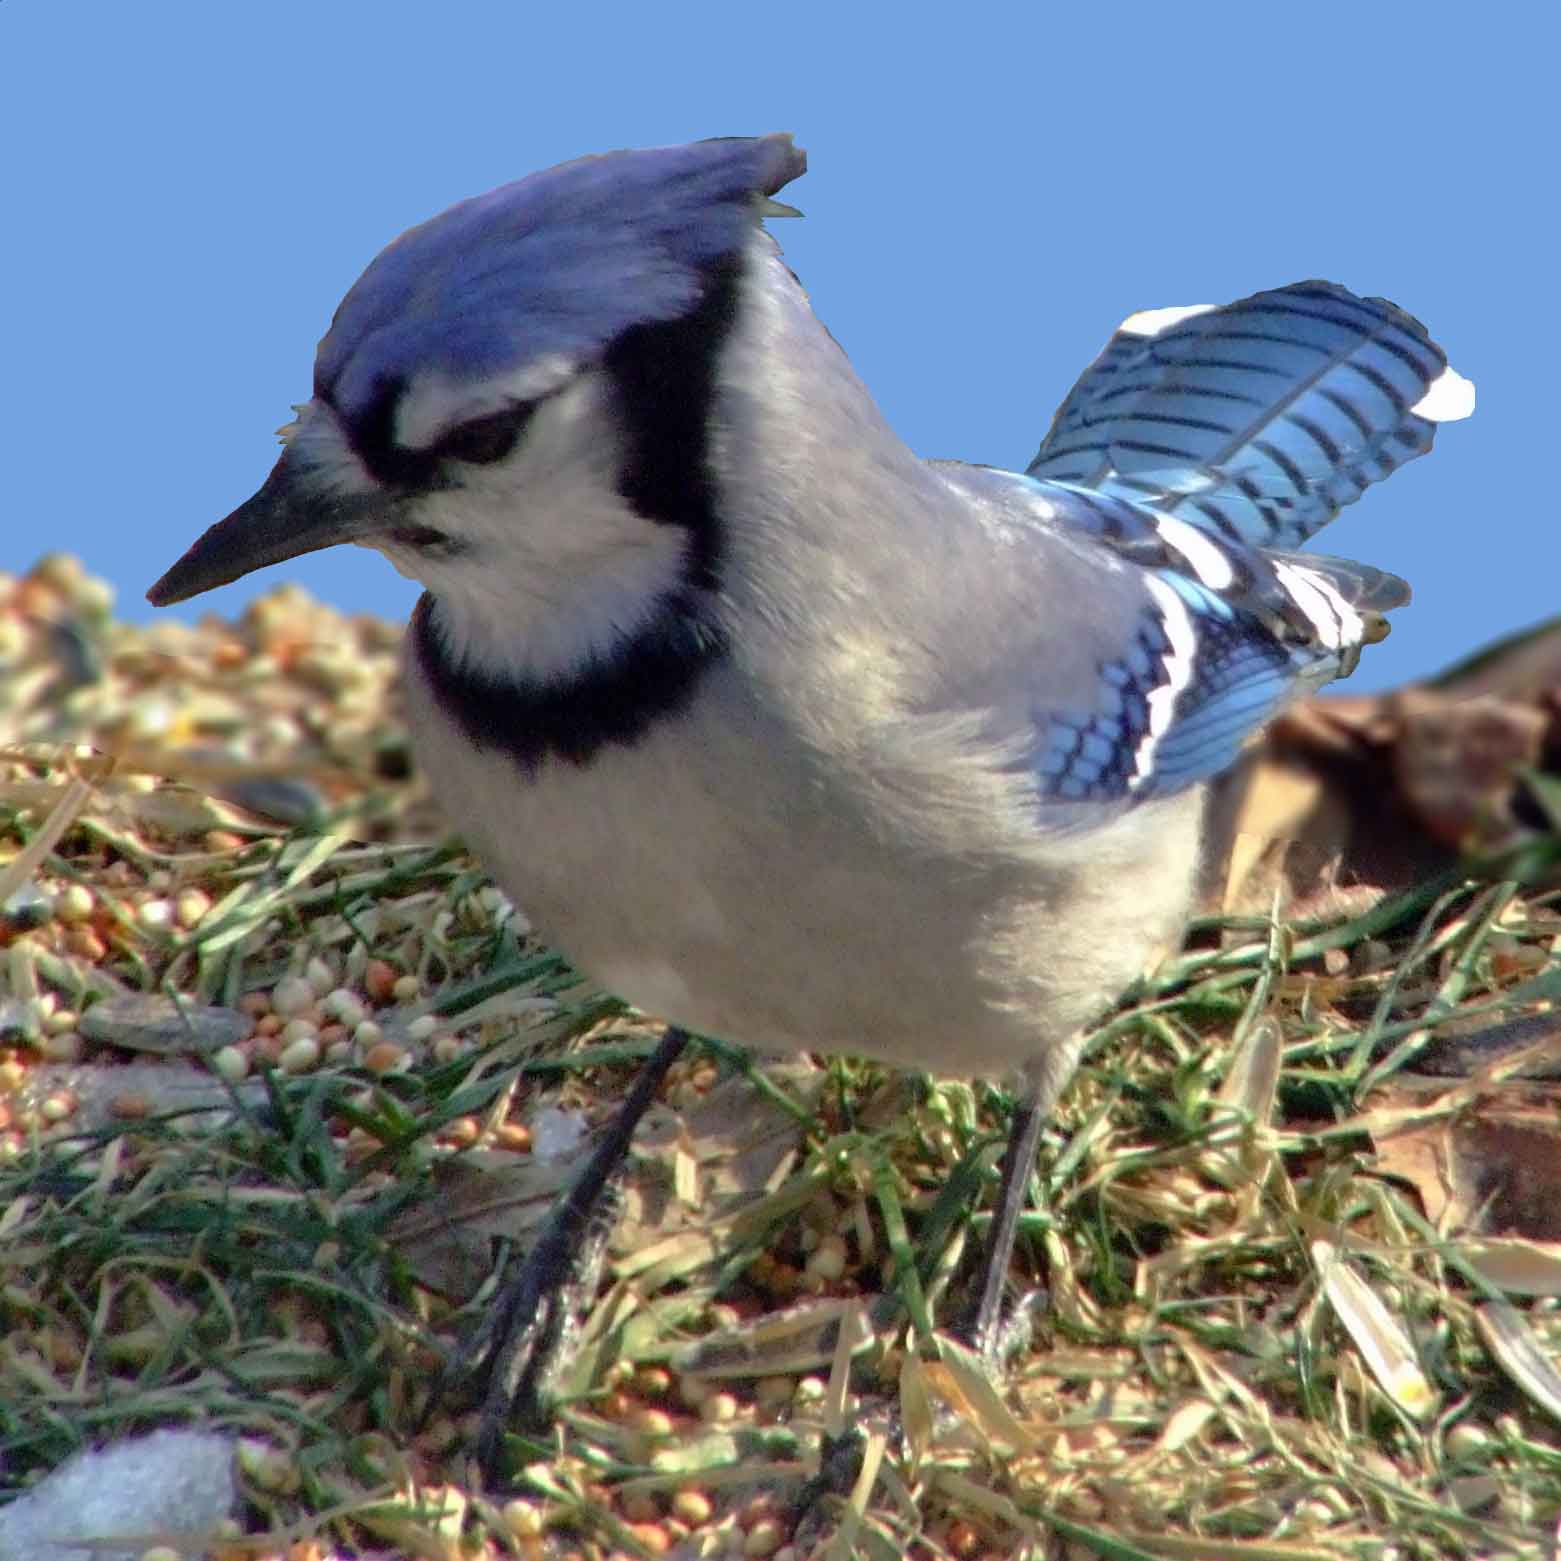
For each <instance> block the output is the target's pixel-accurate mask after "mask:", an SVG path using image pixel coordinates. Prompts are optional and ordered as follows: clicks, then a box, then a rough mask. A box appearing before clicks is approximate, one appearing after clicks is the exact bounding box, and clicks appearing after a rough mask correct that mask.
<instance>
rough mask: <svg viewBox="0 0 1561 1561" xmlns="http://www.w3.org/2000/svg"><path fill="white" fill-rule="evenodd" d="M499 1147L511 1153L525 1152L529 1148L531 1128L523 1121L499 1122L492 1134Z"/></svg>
mask: <svg viewBox="0 0 1561 1561" xmlns="http://www.w3.org/2000/svg"><path fill="white" fill-rule="evenodd" d="M493 1141H494V1143H495V1144H497V1145H498V1147H499V1148H500V1149H508V1150H509V1151H510V1153H511V1154H525V1153H526V1152H527V1151H528V1150H529V1149H530V1148H531V1129H530V1128H529V1127H527V1126H526V1124H525V1123H524V1122H501V1123H500V1124H499V1125H498V1128H497V1129H496V1130H495V1132H494V1135H493Z"/></svg>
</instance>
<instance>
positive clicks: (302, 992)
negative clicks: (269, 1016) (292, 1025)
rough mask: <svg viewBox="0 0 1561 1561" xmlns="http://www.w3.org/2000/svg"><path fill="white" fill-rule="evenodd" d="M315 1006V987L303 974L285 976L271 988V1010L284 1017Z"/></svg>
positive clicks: (289, 1016)
mask: <svg viewBox="0 0 1561 1561" xmlns="http://www.w3.org/2000/svg"><path fill="white" fill-rule="evenodd" d="M313 1007H314V988H313V987H312V986H311V985H310V984H309V983H308V982H307V981H306V980H305V979H304V978H303V977H302V976H283V977H282V979H281V980H280V981H278V982H277V984H276V985H275V986H274V987H273V988H272V989H271V1011H272V1012H273V1013H277V1014H281V1015H282V1017H283V1018H284V1019H287V1018H291V1017H292V1016H293V1015H294V1014H301V1013H303V1012H304V1010H305V1009H308V1008H313Z"/></svg>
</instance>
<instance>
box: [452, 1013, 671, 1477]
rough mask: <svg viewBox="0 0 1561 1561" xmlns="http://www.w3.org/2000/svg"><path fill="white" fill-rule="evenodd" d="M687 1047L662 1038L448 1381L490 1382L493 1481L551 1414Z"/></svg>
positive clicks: (487, 1454) (481, 1446) (488, 1444)
mask: <svg viewBox="0 0 1561 1561" xmlns="http://www.w3.org/2000/svg"><path fill="white" fill-rule="evenodd" d="M687 1045H688V1032H687V1031H686V1030H678V1029H669V1030H668V1031H667V1032H666V1034H665V1035H664V1036H662V1038H661V1043H660V1044H659V1045H658V1046H657V1047H656V1049H655V1051H653V1052H652V1053H651V1055H650V1057H649V1058H648V1059H647V1060H646V1062H645V1065H644V1067H643V1068H641V1069H640V1072H639V1076H638V1077H637V1078H636V1079H635V1080H634V1084H633V1086H632V1087H631V1088H630V1090H629V1093H628V1095H627V1096H626V1097H625V1098H624V1102H623V1104H622V1106H620V1107H619V1108H618V1114H617V1115H616V1116H615V1117H614V1118H613V1119H612V1122H611V1124H610V1125H609V1126H608V1128H607V1131H606V1133H605V1134H604V1135H603V1137H602V1141H601V1142H600V1143H599V1144H598V1145H597V1147H596V1149H595V1151H594V1152H593V1153H592V1155H591V1158H590V1159H589V1160H588V1161H587V1162H586V1166H585V1169H584V1170H582V1171H581V1173H580V1175H579V1176H578V1177H577V1178H576V1179H575V1183H574V1185H573V1186H572V1187H571V1188H570V1189H569V1191H568V1192H567V1193H566V1194H565V1195H564V1197H563V1198H561V1199H560V1200H559V1202H558V1204H557V1205H556V1206H555V1208H554V1210H553V1212H552V1214H551V1216H550V1217H549V1219H548V1221H547V1224H546V1225H545V1226H544V1227H543V1230H542V1233H541V1235H540V1236H539V1237H538V1238H537V1241H536V1242H535V1244H534V1245H533V1246H532V1248H531V1250H530V1251H529V1252H528V1253H527V1254H526V1256H525V1258H524V1259H523V1260H522V1261H521V1263H520V1266H519V1267H518V1268H516V1269H515V1270H514V1271H513V1272H512V1273H511V1274H510V1275H508V1277H507V1278H506V1279H505V1281H504V1284H503V1286H502V1288H501V1290H500V1291H499V1294H498V1295H497V1297H496V1298H495V1300H494V1306H493V1310H492V1312H491V1313H490V1314H489V1315H488V1317H487V1318H486V1319H485V1320H484V1322H483V1324H482V1326H481V1327H480V1328H479V1330H478V1332H477V1334H476V1335H475V1336H474V1337H473V1338H472V1339H471V1340H470V1341H469V1342H468V1343H467V1344H466V1345H465V1346H464V1347H463V1348H462V1350H461V1351H460V1353H459V1354H458V1355H457V1356H456V1358H455V1359H454V1360H453V1361H452V1362H451V1363H450V1365H449V1366H448V1367H447V1368H446V1370H445V1372H444V1374H443V1375H444V1378H445V1379H446V1380H448V1379H452V1378H455V1377H458V1376H465V1375H468V1374H471V1373H480V1374H482V1375H484V1376H485V1377H486V1379H487V1380H486V1386H485V1388H484V1391H483V1402H482V1417H481V1425H480V1429H479V1432H478V1438H477V1457H478V1461H479V1463H480V1464H481V1467H482V1470H483V1474H484V1476H485V1477H486V1478H487V1479H488V1480H489V1481H490V1482H491V1481H492V1480H494V1478H495V1476H496V1474H497V1471H498V1467H499V1454H500V1451H501V1449H502V1447H503V1440H504V1430H505V1427H506V1426H507V1425H508V1424H510V1422H511V1421H512V1420H517V1419H518V1420H519V1421H520V1422H521V1423H523V1424H528V1425H536V1424H537V1423H538V1422H540V1420H541V1419H542V1417H543V1414H544V1413H545V1410H546V1405H545V1404H544V1403H542V1402H540V1400H541V1399H543V1398H544V1397H545V1396H546V1395H545V1392H544V1391H543V1388H544V1384H545V1383H546V1381H547V1378H548V1376H549V1374H550V1368H551V1367H552V1366H553V1365H554V1364H555V1363H556V1359H557V1356H558V1354H559V1352H560V1348H561V1346H562V1345H563V1344H564V1343H565V1341H566V1339H567V1336H568V1334H569V1333H570V1331H571V1329H572V1326H573V1324H574V1320H575V1313H576V1311H577V1310H578V1309H579V1307H580V1306H583V1305H584V1304H585V1303H586V1302H587V1301H588V1300H589V1294H588V1291H589V1289H591V1288H594V1274H595V1272H599V1270H600V1264H601V1259H602V1254H603V1252H604V1251H605V1248H606V1242H607V1236H608V1233H609V1231H610V1229H611V1223H612V1222H611V1218H610V1215H607V1216H606V1217H604V1212H603V1204H604V1199H605V1195H606V1194H607V1192H608V1189H609V1186H610V1184H611V1183H612V1181H613V1179H614V1178H615V1176H616V1175H617V1174H618V1172H619V1170H620V1169H621V1168H622V1166H623V1164H624V1161H625V1160H626V1159H627V1158H628V1153H629V1145H630V1143H631V1142H632V1141H633V1138H634V1130H635V1128H636V1127H638V1126H639V1123H640V1119H641V1118H642V1117H643V1116H644V1115H645V1113H646V1111H647V1110H648V1109H649V1107H650V1104H651V1102H652V1101H653V1100H654V1099H655V1098H656V1092H657V1090H658V1089H660V1087H661V1084H662V1081H663V1080H664V1079H665V1078H666V1076H667V1071H668V1069H670V1068H671V1066H672V1064H673V1063H674V1062H675V1061H676V1060H677V1058H678V1057H679V1055H680V1054H681V1053H682V1051H683V1048H684V1047H685V1046H687ZM607 1201H610V1200H607ZM439 1391H440V1390H439V1389H436V1390H435V1398H436V1399H437V1397H438V1396H439Z"/></svg>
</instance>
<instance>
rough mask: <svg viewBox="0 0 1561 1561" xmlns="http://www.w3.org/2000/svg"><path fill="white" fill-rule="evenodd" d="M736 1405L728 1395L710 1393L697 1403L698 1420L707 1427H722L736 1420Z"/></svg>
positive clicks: (734, 1399)
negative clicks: (707, 1425)
mask: <svg viewBox="0 0 1561 1561" xmlns="http://www.w3.org/2000/svg"><path fill="white" fill-rule="evenodd" d="M738 1407H739V1406H738V1403H737V1400H736V1398H734V1397H733V1396H732V1394H730V1393H711V1394H709V1395H708V1396H707V1397H705V1398H704V1399H702V1400H701V1401H700V1403H699V1406H698V1408H699V1418H700V1419H701V1420H703V1421H705V1422H706V1423H707V1424H709V1425H723V1424H725V1422H726V1421H728V1420H735V1419H736V1418H737V1410H738Z"/></svg>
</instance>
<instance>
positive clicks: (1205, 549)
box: [1154, 513, 1236, 591]
mask: <svg viewBox="0 0 1561 1561" xmlns="http://www.w3.org/2000/svg"><path fill="white" fill-rule="evenodd" d="M1154 528H1155V530H1156V531H1158V532H1159V533H1160V536H1161V538H1162V539H1163V540H1164V541H1165V542H1166V543H1168V544H1169V545H1170V546H1171V547H1173V548H1175V549H1176V551H1177V552H1178V553H1180V554H1181V555H1182V557H1183V558H1185V559H1186V560H1187V564H1188V567H1189V568H1191V570H1192V572H1193V573H1194V574H1195V575H1197V577H1198V578H1199V580H1201V581H1202V582H1203V584H1204V585H1206V586H1208V588H1209V589H1210V590H1211V591H1224V590H1227V589H1228V588H1229V587H1230V586H1232V585H1234V584H1235V582H1236V571H1235V570H1234V569H1232V568H1231V564H1230V559H1229V558H1228V557H1227V556H1226V554H1225V552H1224V550H1223V549H1222V548H1221V547H1220V545H1219V544H1218V543H1217V542H1215V541H1214V540H1213V538H1212V537H1210V536H1209V534H1208V533H1207V532H1206V531H1200V530H1199V529H1198V528H1197V527H1196V526H1189V525H1188V524H1187V522H1186V521H1184V520H1177V519H1176V517H1175V516H1174V515H1162V514H1159V513H1156V515H1155V517H1154Z"/></svg>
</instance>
